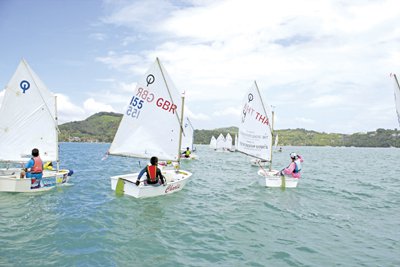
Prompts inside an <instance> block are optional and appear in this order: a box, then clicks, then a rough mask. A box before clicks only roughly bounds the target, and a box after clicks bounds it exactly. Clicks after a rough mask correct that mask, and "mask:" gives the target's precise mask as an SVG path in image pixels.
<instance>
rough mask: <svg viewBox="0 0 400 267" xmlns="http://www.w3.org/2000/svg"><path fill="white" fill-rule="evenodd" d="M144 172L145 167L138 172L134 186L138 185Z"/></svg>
mask: <svg viewBox="0 0 400 267" xmlns="http://www.w3.org/2000/svg"><path fill="white" fill-rule="evenodd" d="M146 170H147V166H146V167H144V168H143V170H141V171H140V172H139V175H138V177H137V179H136V185H139V184H140V178H142V176H143V174H144V173H145V172H146Z"/></svg>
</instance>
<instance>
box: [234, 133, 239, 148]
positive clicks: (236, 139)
mask: <svg viewBox="0 0 400 267" xmlns="http://www.w3.org/2000/svg"><path fill="white" fill-rule="evenodd" d="M237 144H238V136H237V134H235V149H234V150H235V151H237Z"/></svg>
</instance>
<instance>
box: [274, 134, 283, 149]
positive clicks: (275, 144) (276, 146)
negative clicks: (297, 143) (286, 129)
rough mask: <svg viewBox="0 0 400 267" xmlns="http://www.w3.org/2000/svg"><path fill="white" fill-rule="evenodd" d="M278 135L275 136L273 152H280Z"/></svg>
mask: <svg viewBox="0 0 400 267" xmlns="http://www.w3.org/2000/svg"><path fill="white" fill-rule="evenodd" d="M278 140H279V137H278V134H276V135H275V142H274V152H282V147H280V148H278Z"/></svg>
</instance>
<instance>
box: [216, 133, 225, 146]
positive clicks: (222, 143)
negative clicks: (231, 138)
mask: <svg viewBox="0 0 400 267" xmlns="http://www.w3.org/2000/svg"><path fill="white" fill-rule="evenodd" d="M224 147H225V137H224V136H223V135H222V134H219V136H218V138H217V143H216V146H215V148H216V149H221V150H222V149H223V148H224Z"/></svg>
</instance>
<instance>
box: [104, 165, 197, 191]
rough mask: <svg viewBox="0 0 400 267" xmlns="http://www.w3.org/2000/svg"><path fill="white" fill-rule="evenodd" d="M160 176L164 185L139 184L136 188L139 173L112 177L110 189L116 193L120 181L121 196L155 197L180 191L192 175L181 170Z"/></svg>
mask: <svg viewBox="0 0 400 267" xmlns="http://www.w3.org/2000/svg"><path fill="white" fill-rule="evenodd" d="M162 174H163V175H164V176H165V178H166V180H167V182H166V185H144V184H143V183H140V185H139V186H137V185H136V184H135V183H136V180H137V177H138V175H139V173H130V174H124V175H117V176H112V177H111V178H110V179H111V189H112V190H114V191H116V188H117V184H118V180H120V181H121V182H123V194H125V195H129V196H132V197H135V198H147V197H155V196H161V195H167V194H172V193H175V192H178V191H180V190H182V189H183V187H184V186H185V184H186V182H187V181H188V180H189V178H190V177H191V176H192V173H190V172H188V171H183V170H179V171H175V170H163V171H162ZM121 182H120V183H121Z"/></svg>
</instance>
